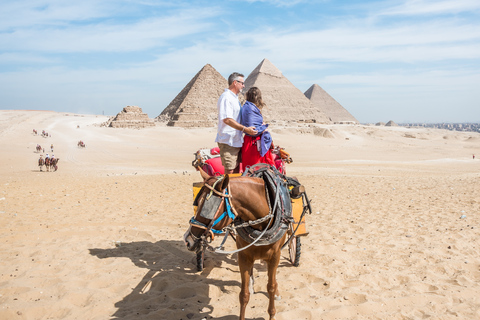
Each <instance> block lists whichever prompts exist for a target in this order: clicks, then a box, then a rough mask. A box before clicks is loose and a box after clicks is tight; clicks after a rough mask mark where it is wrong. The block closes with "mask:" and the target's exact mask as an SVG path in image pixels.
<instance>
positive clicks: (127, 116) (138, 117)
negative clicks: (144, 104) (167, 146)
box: [108, 106, 155, 129]
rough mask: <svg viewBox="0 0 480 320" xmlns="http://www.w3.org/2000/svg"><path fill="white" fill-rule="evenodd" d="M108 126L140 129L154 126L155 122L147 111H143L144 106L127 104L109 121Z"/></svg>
mask: <svg viewBox="0 0 480 320" xmlns="http://www.w3.org/2000/svg"><path fill="white" fill-rule="evenodd" d="M108 126H109V127H113V128H133V129H140V128H147V127H154V126H155V122H154V121H153V119H150V118H149V117H148V115H147V114H146V113H143V111H142V108H140V107H137V106H126V107H125V108H123V110H122V111H121V112H119V113H118V114H117V115H116V116H115V118H113V119H112V120H111V121H109V123H108Z"/></svg>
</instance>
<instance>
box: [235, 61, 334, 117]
mask: <svg viewBox="0 0 480 320" xmlns="http://www.w3.org/2000/svg"><path fill="white" fill-rule="evenodd" d="M251 87H258V88H259V89H260V91H262V97H263V101H264V102H265V104H266V107H265V108H264V110H262V113H263V115H264V116H265V118H266V120H267V121H268V122H272V121H288V122H297V123H331V121H330V120H329V119H328V117H327V116H326V115H325V113H323V112H322V111H321V110H319V109H318V108H315V107H314V105H313V104H312V102H311V101H310V100H309V99H308V98H307V97H305V95H304V94H303V93H302V92H301V91H300V90H299V89H297V88H296V87H295V86H294V85H293V84H292V83H291V82H290V81H289V80H288V79H287V78H286V77H284V76H283V74H282V73H281V72H280V70H278V69H277V67H275V66H274V65H273V64H272V63H271V62H270V61H268V60H267V59H263V61H262V62H260V64H259V65H258V66H257V67H256V68H255V69H254V70H253V71H252V72H251V73H250V74H249V75H248V77H247V79H246V80H245V89H244V90H243V93H244V94H245V93H246V92H247V91H248V89H250V88H251Z"/></svg>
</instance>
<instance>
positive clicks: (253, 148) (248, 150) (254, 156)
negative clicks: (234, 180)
mask: <svg viewBox="0 0 480 320" xmlns="http://www.w3.org/2000/svg"><path fill="white" fill-rule="evenodd" d="M260 138H261V136H258V137H251V136H248V135H245V136H244V137H243V146H242V165H243V169H244V170H245V168H247V167H250V166H253V165H254V164H257V163H268V164H270V165H272V166H275V160H274V159H275V157H274V155H273V154H272V149H270V150H268V152H267V153H266V154H265V155H264V156H263V157H262V156H261V155H260V152H259V151H258V150H257V142H256V141H257V140H260Z"/></svg>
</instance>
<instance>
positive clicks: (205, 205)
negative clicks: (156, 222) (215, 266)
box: [183, 167, 231, 251]
mask: <svg viewBox="0 0 480 320" xmlns="http://www.w3.org/2000/svg"><path fill="white" fill-rule="evenodd" d="M198 169H199V171H200V174H201V175H202V178H203V183H204V185H203V187H202V188H201V189H200V191H199V193H198V194H197V196H196V198H195V201H194V205H196V206H197V210H196V212H195V214H194V216H193V217H192V218H191V219H190V227H189V228H188V230H187V232H186V233H185V234H184V236H183V239H184V242H185V245H186V246H187V248H188V250H190V251H198V250H201V248H202V244H205V245H206V243H208V242H211V241H212V240H213V237H214V235H213V233H214V232H215V230H221V229H222V228H223V227H225V226H226V225H227V224H228V223H230V222H231V220H228V219H222V221H221V222H219V223H218V224H217V225H215V226H213V224H212V220H213V219H214V217H215V219H216V218H218V214H217V212H218V211H219V210H224V209H223V208H224V207H225V204H224V201H223V197H222V194H223V190H225V189H226V188H227V186H228V183H229V177H228V175H225V176H224V177H220V178H218V177H215V176H210V175H208V174H207V173H206V172H205V171H203V170H202V168H200V167H199V168H198ZM223 220H225V221H223Z"/></svg>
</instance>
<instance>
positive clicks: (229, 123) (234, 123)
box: [223, 118, 258, 136]
mask: <svg viewBox="0 0 480 320" xmlns="http://www.w3.org/2000/svg"><path fill="white" fill-rule="evenodd" d="M223 123H225V124H226V125H227V126H230V127H232V128H234V129H237V130H240V131H242V132H245V133H246V134H249V135H251V136H254V135H256V134H257V133H258V131H257V130H255V127H245V126H244V125H241V124H240V123H238V122H237V121H235V120H233V119H232V118H225V119H223Z"/></svg>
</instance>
